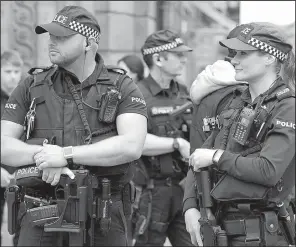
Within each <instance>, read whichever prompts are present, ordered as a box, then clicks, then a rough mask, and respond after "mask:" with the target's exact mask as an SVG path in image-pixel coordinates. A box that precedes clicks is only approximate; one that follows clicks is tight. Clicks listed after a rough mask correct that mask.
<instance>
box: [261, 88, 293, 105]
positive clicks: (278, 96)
mask: <svg viewBox="0 0 296 247" xmlns="http://www.w3.org/2000/svg"><path fill="white" fill-rule="evenodd" d="M289 97H295V95H293V93H292V92H291V90H290V89H289V88H284V89H283V90H281V91H279V92H277V93H274V94H272V95H270V96H268V97H266V98H265V100H264V103H266V102H269V101H272V100H275V99H278V101H281V100H283V99H286V98H289Z"/></svg>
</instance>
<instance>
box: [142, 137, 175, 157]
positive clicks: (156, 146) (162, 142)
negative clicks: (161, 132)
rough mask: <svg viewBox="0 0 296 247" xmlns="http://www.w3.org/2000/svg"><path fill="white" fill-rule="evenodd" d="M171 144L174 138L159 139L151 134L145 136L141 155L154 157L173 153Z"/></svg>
mask: <svg viewBox="0 0 296 247" xmlns="http://www.w3.org/2000/svg"><path fill="white" fill-rule="evenodd" d="M173 142H174V138H171V137H160V136H156V135H153V134H147V136H146V140H145V144H144V148H143V155H146V156H154V155H160V154H166V153H171V152H173V151H174V148H173Z"/></svg>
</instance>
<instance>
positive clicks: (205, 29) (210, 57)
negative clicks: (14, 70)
mask: <svg viewBox="0 0 296 247" xmlns="http://www.w3.org/2000/svg"><path fill="white" fill-rule="evenodd" d="M222 2H224V5H223V3H222V4H221V3H220V4H215V3H216V2H212V1H202V2H199V1H193V2H190V1H1V51H3V50H5V49H15V50H18V51H19V52H20V53H21V55H22V57H23V59H24V61H25V69H24V70H25V71H28V69H29V68H31V67H34V66H47V65H50V61H49V58H48V54H47V39H48V35H46V34H43V35H36V34H35V32H34V29H35V26H36V25H37V24H42V23H48V22H51V21H52V19H53V18H54V16H55V14H56V13H57V11H58V10H60V9H61V8H63V7H64V6H66V5H78V6H82V7H84V8H86V9H87V10H89V11H90V12H91V13H92V14H93V15H94V16H95V17H96V18H97V20H98V22H99V24H100V26H101V30H102V36H101V42H100V47H99V53H100V54H101V55H102V56H103V58H104V60H105V63H106V64H116V62H117V60H118V59H119V58H121V57H122V56H124V55H126V54H131V53H132V54H137V55H139V56H140V57H141V53H140V48H141V46H142V45H143V43H144V41H145V39H146V37H147V36H148V35H149V34H151V33H152V32H154V31H156V30H159V29H163V28H167V29H171V30H173V31H176V32H178V33H180V34H181V37H182V38H183V39H184V41H185V43H187V44H188V45H189V46H191V47H192V48H193V49H194V51H193V52H192V53H190V54H189V55H188V66H187V68H186V71H184V74H183V75H182V76H180V78H179V80H180V81H181V82H182V83H184V84H186V85H187V86H188V87H189V86H190V85H191V83H192V81H193V80H194V78H195V77H196V75H197V73H198V72H200V71H201V70H202V69H203V68H204V67H205V66H206V65H207V64H209V63H212V62H214V61H215V60H216V59H217V58H218V57H219V56H222V55H221V52H220V50H219V45H218V40H219V39H221V38H224V37H225V35H226V33H227V32H228V31H229V30H230V29H231V28H233V27H234V26H235V25H236V24H238V17H237V13H238V12H239V11H238V8H237V5H235V6H236V9H235V8H232V9H234V14H231V15H232V16H233V18H232V19H231V18H228V17H227V15H228V14H229V13H228V12H227V8H226V7H225V6H226V5H227V2H229V1H222ZM230 2H238V1H230Z"/></svg>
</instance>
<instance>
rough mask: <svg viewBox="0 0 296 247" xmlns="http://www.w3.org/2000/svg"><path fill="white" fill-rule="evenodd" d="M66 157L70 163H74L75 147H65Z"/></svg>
mask: <svg viewBox="0 0 296 247" xmlns="http://www.w3.org/2000/svg"><path fill="white" fill-rule="evenodd" d="M63 152H64V158H65V159H66V160H67V163H68V165H72V164H73V147H72V146H68V147H64V148H63Z"/></svg>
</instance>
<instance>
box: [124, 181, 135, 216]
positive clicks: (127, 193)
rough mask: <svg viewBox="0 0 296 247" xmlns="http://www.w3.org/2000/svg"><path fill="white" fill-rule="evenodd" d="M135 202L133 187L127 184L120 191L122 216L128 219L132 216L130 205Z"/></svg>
mask: <svg viewBox="0 0 296 247" xmlns="http://www.w3.org/2000/svg"><path fill="white" fill-rule="evenodd" d="M134 201H135V187H134V185H133V184H132V183H127V184H126V185H125V186H124V188H123V190H122V203H123V212H124V215H125V216H126V217H127V218H129V217H130V216H131V214H132V203H134Z"/></svg>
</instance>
